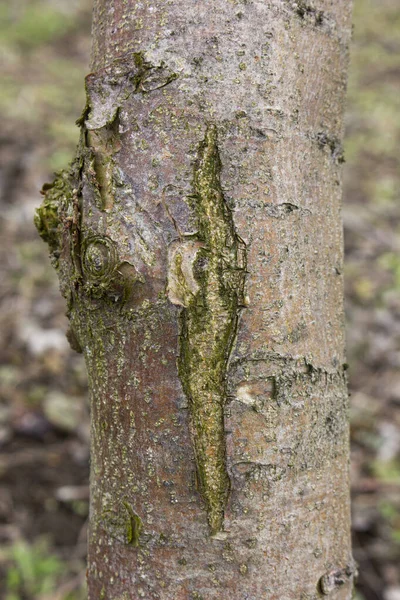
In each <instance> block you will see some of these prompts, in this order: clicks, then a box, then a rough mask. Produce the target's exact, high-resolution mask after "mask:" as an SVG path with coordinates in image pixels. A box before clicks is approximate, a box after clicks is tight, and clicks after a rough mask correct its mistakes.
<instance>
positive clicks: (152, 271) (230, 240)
mask: <svg viewBox="0 0 400 600" xmlns="http://www.w3.org/2000/svg"><path fill="white" fill-rule="evenodd" d="M350 4H351V3H350V1H349V0H319V1H315V2H314V4H306V3H305V2H303V1H300V0H298V1H297V2H293V1H285V0H270V1H266V0H264V1H260V0H258V1H257V0H232V1H229V2H228V1H226V0H213V1H203V2H189V1H188V0H174V1H166V2H162V1H161V0H152V1H151V2H150V1H148V0H143V2H133V0H126V1H123V0H114V1H113V2H107V1H106V0H95V3H94V24H93V54H92V70H93V72H92V73H91V74H90V75H88V77H87V80H86V87H87V98H88V102H87V107H86V109H85V111H84V113H83V115H82V118H81V120H80V124H81V130H82V134H81V141H80V145H79V148H78V153H77V158H76V160H75V161H74V163H73V164H72V166H71V168H70V170H69V171H68V172H64V173H62V174H60V175H59V177H58V178H57V180H56V181H55V182H54V184H53V185H52V186H45V189H44V193H45V199H44V203H43V205H42V208H41V209H40V210H39V212H38V217H37V225H38V228H39V230H40V232H41V235H42V237H44V239H46V240H47V241H48V243H49V244H50V249H51V252H52V257H53V261H54V264H55V266H56V268H57V269H58V272H59V276H60V281H61V289H62V292H63V294H64V295H65V297H66V298H67V302H68V310H69V316H70V321H71V330H70V332H69V338H70V340H71V342H72V343H73V345H74V347H76V348H78V349H81V350H82V351H83V353H84V356H85V359H86V364H87V369H88V374H89V381H90V395H91V415H92V446H91V457H92V458H91V461H92V463H91V513H90V534H89V564H88V584H89V598H90V599H91V600H98V599H102V598H104V599H107V600H128V599H129V600H130V599H137V598H145V599H148V600H150V599H151V600H153V599H154V600H155V599H160V600H170V599H171V600H172V599H173V600H195V599H197V600H200V599H204V600H212V599H215V600H216V599H218V600H225V599H226V600H228V599H229V600H232V599H235V600H245V599H246V600H261V599H265V600H274V599H277V600H278V599H279V600H295V599H296V600H298V599H302V600H306V599H307V600H311V599H312V600H316V599H317V598H320V597H323V596H327V597H332V598H335V599H337V600H345V599H346V600H348V599H349V598H351V595H352V585H353V577H354V571H355V566H354V563H353V560H352V556H351V548H350V525H349V519H350V517H349V481H348V461H349V445H348V413H347V411H348V398H347V390H346V377H345V357H344V323H343V281H342V261H343V251H342V224H341V216H340V204H341V175H340V164H341V162H342V150H341V139H342V134H343V122H342V115H343V102H344V95H345V87H346V70H347V61H348V44H349V36H350V12H351V10H350V9H351V6H350Z"/></svg>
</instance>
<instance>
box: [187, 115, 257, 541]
mask: <svg viewBox="0 0 400 600" xmlns="http://www.w3.org/2000/svg"><path fill="white" fill-rule="evenodd" d="M220 173H221V161H220V157H219V152H218V146H217V129H216V127H215V126H214V125H209V126H208V127H207V130H206V134H205V138H204V141H203V142H202V143H201V145H200V148H199V154H198V160H197V162H196V164H195V169H194V181H193V184H194V194H193V196H192V198H191V202H192V208H193V210H194V213H195V215H196V219H197V242H198V248H197V252H196V254H195V256H194V259H193V264H192V266H193V276H194V279H195V281H196V283H197V286H196V288H193V285H191V286H190V287H191V289H192V292H191V293H190V294H189V293H186V294H185V303H184V308H183V309H182V313H181V335H180V358H179V374H180V377H181V380H182V383H183V387H184V391H185V393H186V395H187V396H188V399H189V406H190V412H191V426H192V437H193V444H194V451H195V457H196V463H197V471H198V479H199V484H200V492H201V494H202V496H203V498H204V501H205V504H206V507H207V513H208V522H209V526H210V531H211V534H216V533H217V532H218V531H220V530H221V529H223V520H224V508H225V504H226V501H227V498H228V494H229V489H230V481H229V476H228V473H227V469H226V447H225V431H224V406H225V401H226V381H225V380H226V371H227V366H228V360H229V356H230V352H231V349H232V344H233V341H234V338H235V334H236V329H237V323H238V315H239V311H240V308H241V306H242V304H243V295H244V294H243V290H244V274H245V245H244V243H243V241H242V240H241V239H240V238H239V236H238V235H237V233H236V231H235V227H234V222H233V218H232V214H231V211H230V209H229V207H228V205H227V203H226V201H225V199H224V195H223V191H222V188H221V183H220ZM177 258H178V257H177ZM176 266H177V267H178V266H180V265H176ZM178 270H179V271H180V272H181V269H178Z"/></svg>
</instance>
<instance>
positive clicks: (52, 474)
mask: <svg viewBox="0 0 400 600" xmlns="http://www.w3.org/2000/svg"><path fill="white" fill-rule="evenodd" d="M90 4H91V3H90V1H89V0H81V1H78V0H17V1H15V2H5V1H0V23H1V24H0V39H1V40H2V41H1V42H0V51H1V55H2V58H3V61H2V64H3V67H2V68H3V70H4V73H3V82H4V83H2V87H1V91H0V109H1V112H2V117H3V118H2V128H1V133H0V165H1V166H0V208H1V210H0V237H1V241H2V243H1V247H0V259H1V260H0V264H1V267H0V268H1V272H0V330H1V332H2V338H1V345H0V363H1V367H0V599H1V600H3V599H4V600H84V599H85V597H86V593H85V584H84V579H85V555H86V526H87V516H88V472H89V466H88V465H89V451H88V439H89V417H88V412H87V383H86V374H85V368H84V364H83V360H82V357H80V356H78V355H76V354H74V353H73V352H72V351H71V350H70V349H69V346H68V343H67V341H66V339H65V336H64V333H65V331H66V327H67V323H66V318H65V316H64V310H65V308H64V302H63V300H62V298H61V297H60V294H59V290H58V282H57V279H56V276H55V274H54V273H53V270H52V268H51V267H50V263H49V260H48V256H47V247H46V246H45V244H43V242H42V241H41V240H40V239H39V238H38V236H37V233H36V231H35V229H34V227H33V223H32V219H33V212H34V208H35V207H36V206H37V205H38V204H39V203H40V195H39V193H38V190H39V189H40V188H41V186H42V184H43V182H44V181H49V180H51V178H52V172H54V171H56V170H58V169H60V168H62V167H64V166H65V165H66V164H67V163H68V161H69V160H70V158H71V157H72V155H73V151H74V147H75V144H76V142H77V136H78V130H77V129H76V127H75V126H74V121H75V120H76V118H77V117H78V116H79V115H80V113H81V110H82V107H83V106H84V90H83V76H84V74H85V72H86V71H87V70H88V63H89V49H90V18H91V14H90ZM354 23H355V30H354V41H353V48H352V62H351V72H350V83H349V99H348V110H347V133H346V143H345V156H346V164H345V165H344V182H345V197H344V210H343V215H344V224H345V244H346V267H345V278H346V312H347V327H348V329H347V338H348V363H349V365H350V368H349V384H350V392H351V407H352V408H351V419H352V482H353V483H352V495H353V535H354V554H355V558H356V560H357V562H358V564H359V571H360V575H359V581H358V586H357V598H358V600H400V568H399V565H400V410H399V409H400V197H399V196H400V119H399V115H400V11H399V9H398V0H356V6H355V17H354Z"/></svg>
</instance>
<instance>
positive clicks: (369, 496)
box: [344, 0, 400, 600]
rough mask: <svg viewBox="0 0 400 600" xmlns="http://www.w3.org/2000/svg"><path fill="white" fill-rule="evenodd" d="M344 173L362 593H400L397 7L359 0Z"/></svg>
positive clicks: (394, 596) (375, 597)
mask: <svg viewBox="0 0 400 600" xmlns="http://www.w3.org/2000/svg"><path fill="white" fill-rule="evenodd" d="M345 151H346V152H345V154H346V160H347V163H346V165H345V169H344V177H345V179H344V181H345V197H344V222H345V242H346V267H345V276H346V309H347V322H348V328H347V330H348V361H349V364H350V390H351V393H352V398H351V400H352V481H353V528H354V546H355V556H356V559H357V560H358V562H359V564H360V579H359V594H360V599H367V600H370V599H371V600H381V599H383V600H399V598H400V411H399V408H400V6H399V3H398V0H355V9H354V39H353V47H352V53H351V68H350V80H349V89H348V109H347V131H346V140H345Z"/></svg>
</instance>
